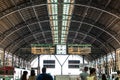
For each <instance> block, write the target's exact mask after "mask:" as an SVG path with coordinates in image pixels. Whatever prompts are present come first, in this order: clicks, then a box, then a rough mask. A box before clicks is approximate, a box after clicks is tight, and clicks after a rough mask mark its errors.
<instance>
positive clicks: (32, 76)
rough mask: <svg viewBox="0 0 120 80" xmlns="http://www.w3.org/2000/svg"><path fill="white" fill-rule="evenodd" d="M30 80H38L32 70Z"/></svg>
mask: <svg viewBox="0 0 120 80" xmlns="http://www.w3.org/2000/svg"><path fill="white" fill-rule="evenodd" d="M28 80H36V75H35V70H31V73H30V76H29V78H28Z"/></svg>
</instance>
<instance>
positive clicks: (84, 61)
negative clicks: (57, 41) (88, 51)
mask: <svg viewBox="0 0 120 80" xmlns="http://www.w3.org/2000/svg"><path fill="white" fill-rule="evenodd" d="M82 57H83V65H85V55H82Z"/></svg>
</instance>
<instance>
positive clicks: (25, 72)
mask: <svg viewBox="0 0 120 80" xmlns="http://www.w3.org/2000/svg"><path fill="white" fill-rule="evenodd" d="M27 74H28V72H27V71H23V75H22V76H21V78H20V80H27Z"/></svg>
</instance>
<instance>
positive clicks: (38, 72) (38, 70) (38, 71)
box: [37, 55, 40, 74]
mask: <svg viewBox="0 0 120 80" xmlns="http://www.w3.org/2000/svg"><path fill="white" fill-rule="evenodd" d="M37 74H40V55H38V69H37Z"/></svg>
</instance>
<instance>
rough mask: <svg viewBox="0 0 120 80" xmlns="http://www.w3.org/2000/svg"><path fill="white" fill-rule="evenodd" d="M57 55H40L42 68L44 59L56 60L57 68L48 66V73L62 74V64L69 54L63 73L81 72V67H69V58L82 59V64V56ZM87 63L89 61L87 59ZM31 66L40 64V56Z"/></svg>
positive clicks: (77, 73)
mask: <svg viewBox="0 0 120 80" xmlns="http://www.w3.org/2000/svg"><path fill="white" fill-rule="evenodd" d="M55 56H56V57H55ZM55 56H54V55H41V56H40V68H42V67H43V60H55V68H48V69H47V73H50V74H52V75H61V65H63V63H64V62H65V60H66V58H67V57H68V56H69V57H68V58H67V60H66V62H65V63H64V65H63V68H62V74H63V75H79V74H80V73H81V71H80V69H75V68H74V69H71V68H68V60H80V64H82V63H83V59H82V57H81V56H78V55H55ZM56 58H57V59H58V60H59V61H60V64H61V65H60V64H59V62H58V61H57V59H56ZM85 63H87V61H85ZM31 66H32V67H37V66H38V58H36V59H35V60H34V61H33V62H32V63H31Z"/></svg>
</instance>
